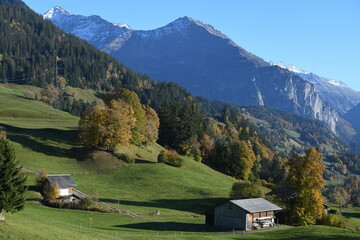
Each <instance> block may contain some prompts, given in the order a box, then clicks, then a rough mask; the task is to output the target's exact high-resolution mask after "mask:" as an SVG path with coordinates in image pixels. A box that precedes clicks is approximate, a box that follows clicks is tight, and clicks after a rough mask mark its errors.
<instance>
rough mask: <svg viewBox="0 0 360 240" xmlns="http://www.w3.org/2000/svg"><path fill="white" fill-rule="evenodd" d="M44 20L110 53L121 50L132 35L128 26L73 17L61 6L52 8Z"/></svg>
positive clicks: (94, 17)
mask: <svg viewBox="0 0 360 240" xmlns="http://www.w3.org/2000/svg"><path fill="white" fill-rule="evenodd" d="M43 18H44V19H48V20H51V21H52V22H53V23H55V25H57V26H58V27H60V28H61V29H63V30H64V31H65V32H67V33H72V34H74V35H76V36H77V37H80V38H81V39H83V40H86V41H87V42H89V43H90V44H91V45H93V46H95V47H96V48H98V49H100V50H103V51H105V52H108V53H109V52H111V51H116V50H119V49H120V47H121V45H122V43H123V42H124V41H125V40H126V38H127V36H128V35H129V34H130V33H131V28H130V27H129V26H128V25H126V24H118V23H110V22H108V21H105V20H103V19H102V18H101V17H99V16H96V15H93V16H90V17H85V16H81V15H72V14H70V13H68V12H67V11H65V10H64V9H63V8H61V7H59V6H56V7H53V8H51V9H50V10H49V11H48V12H47V13H46V14H44V15H43Z"/></svg>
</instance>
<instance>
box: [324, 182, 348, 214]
mask: <svg viewBox="0 0 360 240" xmlns="http://www.w3.org/2000/svg"><path fill="white" fill-rule="evenodd" d="M329 198H330V200H331V201H332V202H334V203H337V204H339V208H340V212H341V208H342V207H343V206H347V205H348V203H349V201H350V198H351V195H350V194H349V193H348V192H347V191H346V190H345V189H344V188H343V187H340V186H336V187H334V188H333V189H332V190H331V192H330V194H329Z"/></svg>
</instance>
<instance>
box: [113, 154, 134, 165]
mask: <svg viewBox="0 0 360 240" xmlns="http://www.w3.org/2000/svg"><path fill="white" fill-rule="evenodd" d="M116 157H117V158H118V159H120V160H122V161H124V162H126V163H134V159H133V158H131V157H130V156H129V155H127V154H126V153H118V154H116Z"/></svg>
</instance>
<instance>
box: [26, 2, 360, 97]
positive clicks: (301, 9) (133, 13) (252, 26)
mask: <svg viewBox="0 0 360 240" xmlns="http://www.w3.org/2000/svg"><path fill="white" fill-rule="evenodd" d="M24 2H25V3H26V4H27V5H28V6H29V7H30V8H32V9H33V10H34V11H36V12H38V13H41V14H42V13H45V12H46V11H47V10H49V9H50V8H51V7H53V6H61V7H63V8H64V9H65V10H67V11H68V12H70V13H72V14H81V15H86V16H88V15H99V16H101V17H102V18H104V19H106V20H108V21H110V22H117V23H126V24H128V25H130V27H131V28H133V29H138V30H148V29H155V28H158V27H161V26H164V25H166V24H168V23H169V22H172V21H174V20H175V19H177V18H179V17H183V16H189V17H192V18H194V19H198V20H200V21H202V22H204V23H207V24H210V25H212V26H214V27H215V28H216V29H217V30H219V31H221V32H222V33H224V34H225V35H227V36H228V37H230V38H231V39H232V40H233V41H234V42H236V43H237V44H238V45H240V46H242V47H244V48H245V49H247V50H248V51H250V52H252V53H254V54H256V55H257V56H259V57H261V58H263V59H264V60H266V61H273V62H279V61H282V62H284V63H285V64H294V65H296V66H298V67H300V68H302V69H303V70H305V71H309V72H313V73H315V74H317V75H320V76H324V77H328V78H333V79H337V80H341V81H343V82H345V83H346V84H347V85H348V86H350V87H352V88H354V89H355V90H358V91H360V1H358V0H336V1H335V0H271V1H270V0H246V1H245V0H151V1H150V0H126V1H123V0H104V1H89V0H86V1H85V0H24Z"/></svg>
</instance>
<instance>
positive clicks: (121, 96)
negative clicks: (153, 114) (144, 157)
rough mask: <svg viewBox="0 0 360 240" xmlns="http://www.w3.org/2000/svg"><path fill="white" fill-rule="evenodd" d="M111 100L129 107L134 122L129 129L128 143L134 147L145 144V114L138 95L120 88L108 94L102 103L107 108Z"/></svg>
mask: <svg viewBox="0 0 360 240" xmlns="http://www.w3.org/2000/svg"><path fill="white" fill-rule="evenodd" d="M113 100H122V101H124V102H125V103H126V104H128V105H129V106H131V108H132V110H133V115H134V118H135V120H136V121H135V124H134V125H132V127H131V139H130V142H131V143H132V144H135V145H141V144H143V143H144V142H145V127H146V113H145V110H144V108H143V106H142V105H141V103H140V99H139V97H138V95H137V94H136V93H135V92H132V91H130V90H128V89H125V88H121V89H120V90H119V91H117V92H116V93H109V94H106V95H105V96H104V102H105V104H106V105H108V106H109V105H110V103H111V102H112V101H113Z"/></svg>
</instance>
